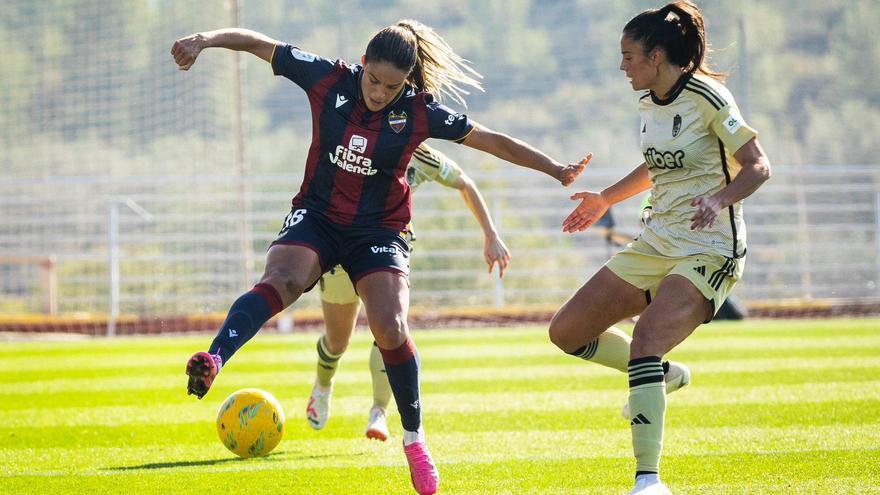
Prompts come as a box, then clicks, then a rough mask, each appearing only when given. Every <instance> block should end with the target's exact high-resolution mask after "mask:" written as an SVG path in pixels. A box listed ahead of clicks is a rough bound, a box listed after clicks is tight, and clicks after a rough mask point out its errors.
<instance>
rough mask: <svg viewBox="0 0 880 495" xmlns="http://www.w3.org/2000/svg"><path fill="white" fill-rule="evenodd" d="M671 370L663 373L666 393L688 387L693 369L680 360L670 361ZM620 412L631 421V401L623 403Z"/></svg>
mask: <svg viewBox="0 0 880 495" xmlns="http://www.w3.org/2000/svg"><path fill="white" fill-rule="evenodd" d="M668 363H669V371H667V372H666V373H664V374H663V381H664V382H666V395H669V394H671V393H672V392H675V391H676V390H679V389H681V388H684V387H686V386H687V385H688V384H689V383H690V382H691V369H690V368H688V367H687V366H685V365H684V364H682V363H679V362H678V361H668ZM620 414H621V415H622V416H623V417H624V419H626V420H627V421H629V420H630V419H632V418H630V416H629V402H627V403H626V404H624V405H623V410H621V411H620Z"/></svg>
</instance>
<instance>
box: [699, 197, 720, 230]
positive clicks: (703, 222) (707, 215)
mask: <svg viewBox="0 0 880 495" xmlns="http://www.w3.org/2000/svg"><path fill="white" fill-rule="evenodd" d="M691 206H696V207H697V212H696V213H694V216H692V217H691V230H701V229H703V228H704V227H712V225H714V224H715V219H716V218H718V213H719V212H721V209H722V208H724V205H722V204H721V201H719V200H717V199H715V198H714V197H713V196H702V197H699V198H694V199H693V200H691Z"/></svg>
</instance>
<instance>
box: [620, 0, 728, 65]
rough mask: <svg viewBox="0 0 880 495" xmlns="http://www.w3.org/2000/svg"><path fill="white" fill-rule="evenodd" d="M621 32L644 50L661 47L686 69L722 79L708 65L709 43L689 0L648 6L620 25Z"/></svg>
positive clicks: (698, 13)
mask: <svg viewBox="0 0 880 495" xmlns="http://www.w3.org/2000/svg"><path fill="white" fill-rule="evenodd" d="M623 34H624V35H625V36H627V37H629V38H630V39H632V40H633V41H639V42H641V43H642V45H643V46H644V47H645V52H650V51H651V50H653V49H654V48H657V47H659V48H662V49H663V51H665V52H666V57H667V58H668V60H669V61H670V62H671V63H673V64H676V65H678V66H680V67H682V68H683V69H684V71H685V72H688V73H694V72H699V73H701V74H705V75H707V76H710V77H713V78H715V79H723V78H724V75H725V74H723V73H721V72H715V71H713V70H712V69H711V68H710V67H709V62H708V58H709V42H708V40H707V38H706V29H705V27H704V25H703V14H702V13H701V12H700V9H699V8H698V7H697V6H696V5H694V4H693V3H691V2H690V1H688V0H679V1H676V2H672V3H669V4H666V5H665V6H663V7H662V8H660V9H649V10H646V11H644V12H642V13H640V14H639V15H637V16H635V17H633V18H632V19H631V20H630V21H629V22H628V23H627V24H626V26H624V28H623Z"/></svg>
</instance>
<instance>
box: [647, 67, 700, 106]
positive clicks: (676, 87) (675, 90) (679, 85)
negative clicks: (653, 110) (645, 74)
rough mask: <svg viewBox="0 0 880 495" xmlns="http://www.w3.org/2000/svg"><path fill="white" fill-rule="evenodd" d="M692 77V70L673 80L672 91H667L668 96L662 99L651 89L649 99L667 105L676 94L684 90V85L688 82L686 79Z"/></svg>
mask: <svg viewBox="0 0 880 495" xmlns="http://www.w3.org/2000/svg"><path fill="white" fill-rule="evenodd" d="M692 77H694V74H693V73H692V72H687V73H685V74H682V75H681V77H679V78H678V81H676V82H675V85H673V86H672V91H670V92H669V96H667V97H666V98H664V99H662V100H661V99H660V98H658V97H657V95H655V94H654V92H653V91H651V101H653V102H654V104H655V105H660V106H666V105H669V104H670V103H672V102H673V101H675V99H676V98H678V95H680V94H681V92H682V91H684V87H685V85H686V84H687V83H688V81H690V80H691V78H692Z"/></svg>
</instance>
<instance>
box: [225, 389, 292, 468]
mask: <svg viewBox="0 0 880 495" xmlns="http://www.w3.org/2000/svg"><path fill="white" fill-rule="evenodd" d="M217 434H218V435H219V436H220V441H221V442H223V445H225V446H226V448H227V449H229V450H231V451H232V452H233V453H235V455H237V456H239V457H259V456H264V455H266V454H268V453H269V452H272V449H274V448H275V446H276V445H278V442H280V441H281V437H282V436H283V435H284V410H283V409H281V404H279V403H278V400H277V399H275V397H273V396H272V394H270V393H269V392H266V391H265V390H260V389H257V388H245V389H242V390H239V391H237V392H233V393H232V395H230V396H229V397H227V398H226V400H225V401H223V404H221V405H220V410H219V411H218V412H217Z"/></svg>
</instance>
